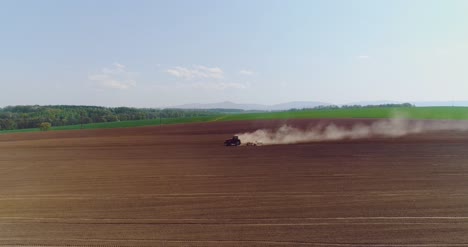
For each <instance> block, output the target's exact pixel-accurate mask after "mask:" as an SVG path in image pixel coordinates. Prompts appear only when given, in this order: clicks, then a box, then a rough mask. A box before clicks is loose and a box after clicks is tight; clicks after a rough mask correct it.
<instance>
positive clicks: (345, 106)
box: [289, 103, 414, 111]
mask: <svg viewBox="0 0 468 247" xmlns="http://www.w3.org/2000/svg"><path fill="white" fill-rule="evenodd" d="M388 107H414V105H413V104H411V103H401V104H380V105H342V106H338V105H319V106H316V107H312V108H302V109H290V110H289V111H307V110H333V109H356V108H388Z"/></svg>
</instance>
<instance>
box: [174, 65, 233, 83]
mask: <svg viewBox="0 0 468 247" xmlns="http://www.w3.org/2000/svg"><path fill="white" fill-rule="evenodd" d="M166 73H168V74H170V75H172V76H174V77H177V78H182V79H185V80H193V79H200V78H202V79H223V78H224V71H223V70H222V69H220V68H218V67H212V68H210V67H206V66H202V65H195V66H192V67H181V66H177V67H174V68H171V69H168V70H166Z"/></svg>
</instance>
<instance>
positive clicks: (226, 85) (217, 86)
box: [190, 82, 249, 90]
mask: <svg viewBox="0 0 468 247" xmlns="http://www.w3.org/2000/svg"><path fill="white" fill-rule="evenodd" d="M190 86H191V87H193V88H198V89H207V90H225V89H246V88H248V87H249V84H247V83H237V82H208V83H194V84H192V85H190Z"/></svg>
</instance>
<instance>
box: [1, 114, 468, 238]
mask: <svg viewBox="0 0 468 247" xmlns="http://www.w3.org/2000/svg"><path fill="white" fill-rule="evenodd" d="M318 121H319V120H294V121H289V124H292V125H294V126H301V127H306V126H309V125H313V124H316V123H317V122H318ZM327 121H334V122H337V123H340V124H343V125H350V124H352V123H354V122H355V121H360V122H368V121H370V120H327ZM283 123H284V121H255V122H252V121H251V122H226V123H205V124H190V125H173V126H164V127H144V128H129V129H108V130H87V131H63V132H48V133H31V134H10V135H0V246H1V245H3V246H63V245H66V246H300V245H305V246H363V245H368V246H379V245H380V246H388V245H396V246H437V245H441V246H462V245H468V189H467V188H468V133H463V132H448V131H445V132H437V133H426V134H418V135H411V136H406V137H402V138H395V139H367V140H355V141H352V140H346V141H339V142H338V141H333V142H323V143H308V144H295V145H274V146H261V147H224V146H223V145H222V144H223V141H224V139H227V138H229V137H230V136H232V135H233V134H235V133H238V132H244V131H253V130H256V129H258V128H263V127H278V126H280V125H281V124H283Z"/></svg>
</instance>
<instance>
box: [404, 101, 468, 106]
mask: <svg viewBox="0 0 468 247" xmlns="http://www.w3.org/2000/svg"><path fill="white" fill-rule="evenodd" d="M411 103H412V104H414V105H415V106H468V101H460V100H459V101H420V102H411Z"/></svg>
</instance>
